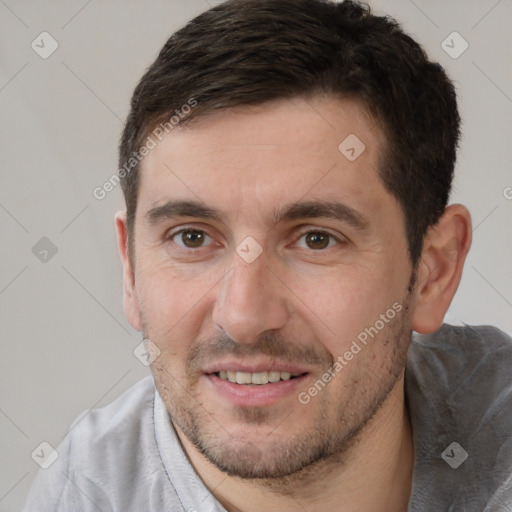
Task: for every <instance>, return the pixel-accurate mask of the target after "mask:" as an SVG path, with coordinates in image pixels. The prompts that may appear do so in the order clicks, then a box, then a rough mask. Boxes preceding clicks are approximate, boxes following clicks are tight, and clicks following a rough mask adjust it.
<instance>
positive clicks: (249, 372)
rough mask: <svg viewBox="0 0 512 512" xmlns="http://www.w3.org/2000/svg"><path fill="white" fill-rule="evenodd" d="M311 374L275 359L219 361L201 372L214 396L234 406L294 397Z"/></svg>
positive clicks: (278, 401)
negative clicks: (256, 362) (256, 361)
mask: <svg viewBox="0 0 512 512" xmlns="http://www.w3.org/2000/svg"><path fill="white" fill-rule="evenodd" d="M310 375H311V374H310V372H308V371H306V370H305V368H300V367H297V366H292V365H289V364H280V363H277V362H275V361H267V362H266V363H265V362H263V361H262V362H260V363H259V364H254V365H253V364H247V365H245V364H241V363H240V362H239V363H238V364H237V362H235V361H232V362H231V363H224V364H222V363H218V364H216V365H215V366H213V367H210V368H209V369H207V370H206V371H205V373H204V376H205V377H206V381H205V382H207V383H208V388H209V390H210V392H212V393H213V394H214V396H215V398H216V399H220V400H221V401H222V402H223V403H226V401H227V403H228V404H230V406H235V407H265V406H271V405H275V404H277V403H281V402H282V400H293V399H294V398H295V397H296V396H297V395H298V393H299V392H300V389H302V387H304V386H305V385H306V384H307V380H308V379H309V376H310Z"/></svg>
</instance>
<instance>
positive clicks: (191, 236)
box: [172, 229, 211, 249]
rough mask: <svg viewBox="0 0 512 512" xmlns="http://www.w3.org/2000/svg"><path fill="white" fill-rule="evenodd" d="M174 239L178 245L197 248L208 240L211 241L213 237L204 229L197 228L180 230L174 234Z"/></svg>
mask: <svg viewBox="0 0 512 512" xmlns="http://www.w3.org/2000/svg"><path fill="white" fill-rule="evenodd" d="M172 239H173V240H174V242H176V243H177V244H178V245H181V246H182V247H186V248H188V249H197V248H199V247H202V246H203V245H204V244H205V242H206V241H211V237H209V236H208V235H207V234H206V233H205V232H204V231H199V230H196V229H186V230H184V231H180V232H179V233H176V234H174V235H173V237H172Z"/></svg>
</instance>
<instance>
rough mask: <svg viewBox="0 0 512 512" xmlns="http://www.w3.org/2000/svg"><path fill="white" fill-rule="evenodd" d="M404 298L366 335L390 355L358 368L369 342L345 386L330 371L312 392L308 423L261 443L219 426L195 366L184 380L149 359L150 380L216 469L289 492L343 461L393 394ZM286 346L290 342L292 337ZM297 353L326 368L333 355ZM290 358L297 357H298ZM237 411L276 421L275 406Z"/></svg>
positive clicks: (405, 330)
mask: <svg viewBox="0 0 512 512" xmlns="http://www.w3.org/2000/svg"><path fill="white" fill-rule="evenodd" d="M409 302H410V295H407V296H406V298H405V299H404V300H403V301H402V303H401V304H402V305H403V309H402V311H401V312H400V313H399V314H398V315H397V317H396V318H395V319H394V320H393V321H392V322H390V324H388V325H387V326H386V327H385V329H383V330H382V331H381V332H380V333H379V336H376V337H375V338H374V339H373V340H372V341H371V343H372V344H377V343H381V344H384V345H386V346H388V347H389V348H388V352H387V354H388V357H387V359H386V360H385V361H383V362H382V364H378V365H377V364H375V361H374V364H373V368H374V370H372V368H371V367H370V368H367V369H366V370H365V369H364V368H362V367H363V366H364V363H365V361H366V363H368V362H371V361H372V358H371V351H372V346H370V343H368V345H367V346H365V347H364V348H363V349H362V352H363V353H364V352H365V351H366V354H367V356H369V357H366V359H365V360H363V359H360V360H359V361H360V364H359V370H360V371H353V372H351V373H350V380H347V382H346V384H345V385H344V387H343V389H344V390H348V391H347V392H345V393H340V394H339V398H337V397H336V396H334V394H333V393H334V391H336V389H335V388H334V386H333V383H335V382H336V377H335V378H334V379H333V381H332V382H331V384H329V385H327V386H326V387H325V388H324V389H323V390H321V391H320V392H319V394H318V395H317V396H316V397H315V398H314V399H312V403H313V402H316V405H317V407H316V412H315V417H314V418H312V420H310V421H309V422H308V428H307V429H305V430H304V431H299V432H297V431H295V432H294V433H292V434H291V435H290V436H289V437H287V438H286V439H285V440H283V439H282V437H281V438H280V439H275V441H273V440H272V435H269V436H268V437H267V438H266V439H265V443H262V442H261V440H259V441H257V442H252V441H251V440H250V439H248V436H245V437H244V438H237V437H235V436H233V435H230V434H229V425H226V426H225V427H224V426H223V425H222V424H221V420H219V419H218V418H216V417H214V415H213V414H212V413H211V412H209V411H208V410H207V408H206V407H207V406H203V404H202V399H201V396H199V394H198V393H197V392H196V391H194V384H195V383H196V382H197V378H196V377H194V376H193V375H195V374H194V373H193V372H192V373H191V374H190V375H188V377H189V378H188V384H187V385H186V386H183V385H180V384H179V383H177V382H176V381H175V379H174V378H173V377H172V376H171V374H170V372H169V371H168V370H167V369H166V368H165V367H164V366H159V364H158V361H157V362H155V363H154V364H153V365H152V372H153V376H154V379H155V384H156V387H157V389H158V391H159V393H160V395H161V397H162V399H163V401H164V403H165V405H166V407H167V410H168V411H169V414H170V417H171V420H172V422H173V423H174V425H175V427H176V428H177V430H178V432H181V434H182V435H184V436H185V437H186V438H187V439H188V440H189V442H190V443H192V444H193V445H194V446H195V448H196V449H197V450H198V451H199V452H200V453H201V454H202V455H204V456H205V457H206V458H207V459H208V461H209V462H210V463H211V464H213V465H214V466H215V467H216V468H217V469H219V470H220V471H222V472H224V473H226V474H227V475H230V476H234V477H238V478H241V479H244V480H253V481H255V483H257V484H258V485H262V486H266V487H271V488H272V489H273V490H275V491H278V492H286V493H290V492H293V491H294V489H297V488H298V487H299V486H304V485H307V483H308V482H309V481H310V480H317V479H318V478H321V476H322V474H323V473H328V472H329V471H331V470H332V468H333V465H336V466H339V465H343V464H344V463H345V462H346V460H347V456H348V454H349V452H350V449H351V448H352V447H353V445H354V444H355V443H356V442H357V440H358V439H359V438H360V437H361V435H362V434H363V433H364V430H365V427H366V426H367V425H369V424H370V423H371V420H372V419H373V418H374V417H375V415H376V414H377V412H378V411H379V409H380V408H381V407H382V405H383V404H384V403H385V402H386V401H387V400H389V399H390V398H391V397H390V395H391V394H392V392H393V390H394V389H395V387H396V385H397V382H398V381H399V380H400V379H401V377H403V372H404V368H405V362H406V358H407V349H408V345H409V343H410V340H411V333H412V330H411V327H410V325H411V319H410V314H409ZM143 332H144V331H143ZM148 334H149V333H148ZM230 343H231V344H234V343H236V342H233V341H232V340H229V341H228V340H224V341H223V342H222V343H221V345H223V348H226V346H230ZM237 345H238V344H237ZM219 346H220V345H219ZM232 346H233V347H235V345H232ZM286 346H289V342H288V343H286ZM254 347H255V349H254V353H258V351H259V353H265V354H266V355H272V354H271V352H274V353H275V354H274V355H277V356H282V355H285V354H287V349H286V348H285V345H284V343H281V341H280V339H279V338H275V337H273V336H272V337H269V336H267V337H265V338H264V339H262V340H261V343H257V344H255V346H254ZM276 347H278V348H277V349H276ZM240 350H241V349H240ZM276 352H277V353H276ZM222 353H223V354H224V352H222ZM290 353H291V354H294V350H293V349H292V350H290ZM200 354H201V347H200V345H198V346H197V347H196V349H195V353H194V354H193V355H191V357H190V358H189V362H190V365H189V366H188V368H191V367H194V368H195V367H197V365H198V364H200V361H202V360H204V359H203V357H201V355H200ZM302 356H303V357H302V359H303V360H306V359H308V358H309V360H310V361H311V360H312V359H315V357H316V358H317V359H316V360H320V359H321V360H322V361H323V365H324V367H325V368H324V370H325V371H327V369H328V368H330V367H332V364H333V363H334V360H333V358H332V356H331V355H329V354H327V353H326V352H325V353H319V352H318V350H317V349H315V350H312V351H311V353H309V355H308V354H303V355H302ZM358 358H359V355H356V356H355V358H354V361H353V362H351V363H349V365H348V366H350V365H351V364H358V363H357V360H358ZM290 360H292V361H297V359H296V358H294V359H290ZM347 369H348V367H347V368H344V369H343V370H342V372H341V373H343V372H346V371H347ZM322 373H323V372H322ZM322 373H320V375H322ZM337 378H338V379H341V378H344V377H337ZM185 389H186V390H187V391H185ZM338 393H339V391H338ZM391 399H392V398H391ZM301 407H304V408H303V409H299V410H298V411H297V410H296V412H295V414H297V412H298V414H299V415H300V417H301V419H302V418H303V416H304V415H305V414H308V412H309V411H308V408H307V406H301ZM236 415H237V419H238V421H239V422H240V421H242V422H244V423H245V424H247V427H248V428H247V430H248V431H250V428H251V425H258V426H261V425H266V424H267V423H270V424H273V423H274V422H275V419H274V418H273V417H272V410H271V409H268V408H238V409H237V410H236ZM293 417H294V414H289V415H288V417H286V418H285V419H284V420H282V424H281V425H279V432H280V434H281V435H282V432H283V429H284V428H286V424H288V425H291V426H292V427H293ZM287 422H289V423H287ZM269 430H270V429H269ZM276 430H277V429H276Z"/></svg>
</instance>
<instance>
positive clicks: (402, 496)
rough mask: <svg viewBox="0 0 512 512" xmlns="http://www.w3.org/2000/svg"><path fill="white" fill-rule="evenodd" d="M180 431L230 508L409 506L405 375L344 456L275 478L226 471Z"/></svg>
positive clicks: (384, 509) (232, 511)
mask: <svg viewBox="0 0 512 512" xmlns="http://www.w3.org/2000/svg"><path fill="white" fill-rule="evenodd" d="M176 430H177V432H178V436H179V438H180V440H181V442H182V444H183V446H184V448H185V451H186V453H187V455H188V456H189V458H190V461H191V462H192V465H193V466H194V468H195V470H196V472H197V473H198V474H199V476H200V477H201V478H202V480H203V481H204V483H205V485H206V486H207V487H208V488H209V489H210V490H211V492H212V494H213V495H214V496H215V498H216V499H217V500H218V501H219V502H220V503H221V504H222V505H223V506H224V508H225V509H226V510H227V511H228V512H256V511H260V510H280V511H282V512H288V511H289V512H291V511H296V510H297V508H304V509H305V510H308V512H317V511H322V512H328V511H336V512H355V511H358V512H362V511H374V510H379V511H381V512H397V511H402V510H406V509H407V503H408V501H409V497H410V492H411V484H412V470H413V466H414V447H413V438H412V429H411V423H410V419H409V415H408V413H407V410H406V407H405V403H404V382H403V377H402V379H400V380H399V381H398V382H397V385H396V386H395V389H394V391H393V392H392V393H391V394H390V395H389V397H388V400H387V401H386V402H385V403H384V404H383V405H382V407H381V408H380V409H379V411H378V412H377V414H376V415H375V416H374V417H373V419H372V421H371V422H370V423H368V425H367V426H366V427H365V429H364V430H363V431H362V432H361V433H360V435H359V437H358V439H357V441H356V442H355V443H354V444H353V445H352V446H351V448H350V451H349V452H347V453H344V454H343V461H340V460H336V459H335V458H331V459H328V460H324V461H321V462H319V463H316V464H314V465H312V466H309V467H308V468H305V469H304V470H302V471H301V472H300V473H298V474H295V475H293V476H292V477H289V478H286V479H282V480H281V479H280V480H279V481H276V482H272V481H268V480H266V481H261V480H242V479H240V478H237V477H231V476H227V475H226V474H225V473H223V472H221V471H220V470H218V469H217V468H216V467H215V466H214V465H213V464H211V463H210V462H209V461H208V460H207V459H206V458H205V457H204V456H203V455H201V454H200V453H199V452H198V451H197V449H196V448H195V447H194V446H193V445H191V443H190V442H189V441H188V439H187V438H186V437H185V436H184V435H183V434H182V433H181V432H180V431H179V429H178V428H176ZM338 459H339V458H338ZM299 505H300V506H299Z"/></svg>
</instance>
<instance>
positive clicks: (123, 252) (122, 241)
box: [115, 211, 141, 331]
mask: <svg viewBox="0 0 512 512" xmlns="http://www.w3.org/2000/svg"><path fill="white" fill-rule="evenodd" d="M115 226H116V231H117V243H118V248H119V255H120V256H121V261H122V264H123V307H124V311H125V314H126V317H127V319H128V321H129V322H130V325H131V326H132V327H133V328H134V329H135V330H137V331H140V330H141V315H140V309H139V301H138V299H137V293H136V289H135V273H134V270H133V265H132V262H131V259H130V255H129V251H128V231H127V225H126V212H124V211H120V212H117V213H116V215H115Z"/></svg>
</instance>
